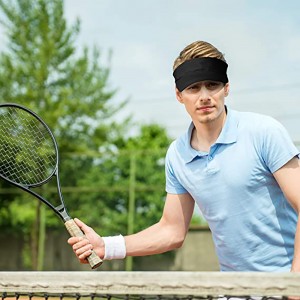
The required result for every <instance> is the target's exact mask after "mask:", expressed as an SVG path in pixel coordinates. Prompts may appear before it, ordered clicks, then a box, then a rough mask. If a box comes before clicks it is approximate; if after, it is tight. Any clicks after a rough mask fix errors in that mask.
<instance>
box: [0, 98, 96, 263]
mask: <svg viewBox="0 0 300 300" xmlns="http://www.w3.org/2000/svg"><path fill="white" fill-rule="evenodd" d="M58 164H59V157H58V147H57V144H56V141H55V138H54V136H53V134H52V132H51V130H50V129H49V127H48V126H47V125H46V124H45V122H44V121H43V120H42V119H41V118H40V117H39V116H37V115H36V114H35V113H34V112H32V111H31V110H29V109H27V108H25V107H23V106H21V105H18V104H14V103H5V104H1V105H0V177H1V178H3V179H4V180H6V181H8V182H9V183H11V184H13V185H15V186H17V187H19V188H21V189H22V190H24V191H26V192H28V193H30V194H32V195H34V196H35V197H37V198H38V199H39V200H41V201H42V202H44V203H45V204H46V205H48V206H49V207H50V208H51V209H52V210H53V211H54V212H55V213H56V214H57V215H58V216H59V217H60V218H61V219H62V220H63V222H64V223H65V226H66V228H67V230H68V232H69V233H70V235H71V236H77V237H84V236H85V235H84V234H83V232H82V231H81V230H80V228H79V227H78V226H77V225H76V223H75V222H74V220H73V219H71V217H70V216H69V214H68V212H67V210H66V207H65V204H64V201H63V196H62V193H61V188H60V182H59V175H58ZM54 177H56V187H57V194H58V198H59V199H58V201H57V202H58V204H59V205H58V206H55V205H53V201H52V203H51V202H49V201H48V200H46V199H45V198H44V197H42V196H41V195H40V194H38V193H37V192H36V191H33V188H37V187H40V186H42V185H44V184H46V183H48V182H49V181H50V179H52V178H54ZM88 261H89V264H90V266H91V268H92V269H95V268H97V267H98V266H100V265H101V264H102V260H101V259H100V258H99V257H98V256H97V255H96V254H95V252H92V254H91V255H90V256H89V257H88Z"/></svg>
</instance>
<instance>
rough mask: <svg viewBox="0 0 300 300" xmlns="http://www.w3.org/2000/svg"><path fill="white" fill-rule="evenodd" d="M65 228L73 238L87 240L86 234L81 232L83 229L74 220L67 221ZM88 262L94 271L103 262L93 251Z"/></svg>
mask: <svg viewBox="0 0 300 300" xmlns="http://www.w3.org/2000/svg"><path fill="white" fill-rule="evenodd" d="M65 226H66V228H67V230H68V232H69V233H70V235H71V236H76V237H84V238H86V237H85V235H84V233H83V232H82V231H81V229H80V228H79V227H78V225H77V224H76V223H75V221H74V220H73V219H71V220H69V221H66V222H65ZM87 260H88V262H89V264H90V266H91V268H92V269H96V268H98V267H99V266H100V265H101V264H102V262H103V261H102V259H101V258H100V257H99V256H98V255H97V254H96V253H95V252H94V251H93V250H92V254H91V255H90V256H89V257H87Z"/></svg>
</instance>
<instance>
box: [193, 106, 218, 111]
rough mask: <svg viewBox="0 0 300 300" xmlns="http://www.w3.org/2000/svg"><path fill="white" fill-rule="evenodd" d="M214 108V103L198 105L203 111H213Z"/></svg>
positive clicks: (199, 109)
mask: <svg viewBox="0 0 300 300" xmlns="http://www.w3.org/2000/svg"><path fill="white" fill-rule="evenodd" d="M213 108H214V106H213V105H204V106H201V107H197V110H198V111H203V112H209V111H211V110H212V109H213Z"/></svg>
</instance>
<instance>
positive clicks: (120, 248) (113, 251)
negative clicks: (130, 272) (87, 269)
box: [102, 234, 126, 260]
mask: <svg viewBox="0 0 300 300" xmlns="http://www.w3.org/2000/svg"><path fill="white" fill-rule="evenodd" d="M102 239H103V241H104V244H105V255H104V258H103V259H104V260H112V259H123V258H125V256H126V245H125V239H124V237H123V236H122V235H121V234H120V235H117V236H105V237H102Z"/></svg>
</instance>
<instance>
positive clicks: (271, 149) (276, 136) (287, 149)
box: [262, 118, 299, 173]
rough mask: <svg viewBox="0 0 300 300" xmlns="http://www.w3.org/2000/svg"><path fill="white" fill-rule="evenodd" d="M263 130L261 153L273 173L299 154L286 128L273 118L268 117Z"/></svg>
mask: <svg viewBox="0 0 300 300" xmlns="http://www.w3.org/2000/svg"><path fill="white" fill-rule="evenodd" d="M262 130H263V134H264V136H263V144H262V155H263V159H264V161H265V163H266V165H267V166H268V168H269V170H270V171H271V172H272V173H274V172H276V171H277V170H278V169H280V168H281V167H282V166H284V165H285V164H286V163H287V162H288V161H290V160H291V159H292V158H293V157H295V156H298V155H299V150H298V149H297V147H296V146H295V145H294V143H293V141H292V139H291V137H290V136H289V134H288V132H287V130H286V129H285V128H284V127H283V126H282V124H280V123H279V122H278V121H276V120H275V119H273V118H268V119H267V122H266V126H264V128H263V129H262Z"/></svg>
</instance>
